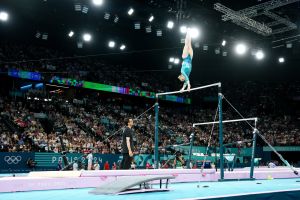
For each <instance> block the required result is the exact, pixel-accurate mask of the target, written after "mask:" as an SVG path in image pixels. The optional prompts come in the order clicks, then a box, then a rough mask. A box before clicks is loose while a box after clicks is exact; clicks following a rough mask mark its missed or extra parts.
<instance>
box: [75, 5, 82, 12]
mask: <svg viewBox="0 0 300 200" xmlns="http://www.w3.org/2000/svg"><path fill="white" fill-rule="evenodd" d="M74 10H75V11H77V12H80V11H81V4H80V3H75V4H74Z"/></svg>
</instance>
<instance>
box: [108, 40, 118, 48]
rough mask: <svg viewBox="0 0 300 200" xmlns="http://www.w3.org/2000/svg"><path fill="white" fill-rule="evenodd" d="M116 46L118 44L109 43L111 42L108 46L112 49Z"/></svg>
mask: <svg viewBox="0 0 300 200" xmlns="http://www.w3.org/2000/svg"><path fill="white" fill-rule="evenodd" d="M115 45H116V43H115V42H114V41H109V42H108V46H109V47H110V48H114V47H115Z"/></svg>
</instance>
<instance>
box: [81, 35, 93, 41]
mask: <svg viewBox="0 0 300 200" xmlns="http://www.w3.org/2000/svg"><path fill="white" fill-rule="evenodd" d="M82 38H83V40H84V41H86V42H89V41H91V39H92V36H91V34H89V33H85V34H83V36H82Z"/></svg>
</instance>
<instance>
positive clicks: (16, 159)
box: [4, 156, 22, 165]
mask: <svg viewBox="0 0 300 200" xmlns="http://www.w3.org/2000/svg"><path fill="white" fill-rule="evenodd" d="M21 160H22V157H21V156H5V157H4V161H5V162H6V163H7V164H9V165H11V164H15V165H16V164H18V163H19V162H20V161H21Z"/></svg>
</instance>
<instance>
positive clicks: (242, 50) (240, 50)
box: [235, 44, 247, 55]
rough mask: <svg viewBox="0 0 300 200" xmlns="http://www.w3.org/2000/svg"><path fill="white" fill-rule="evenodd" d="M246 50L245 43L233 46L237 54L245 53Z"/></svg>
mask: <svg viewBox="0 0 300 200" xmlns="http://www.w3.org/2000/svg"><path fill="white" fill-rule="evenodd" d="M246 51H247V47H246V45H245V44H238V45H236V47H235V52H236V53H237V54H238V55H243V54H245V53H246Z"/></svg>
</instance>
